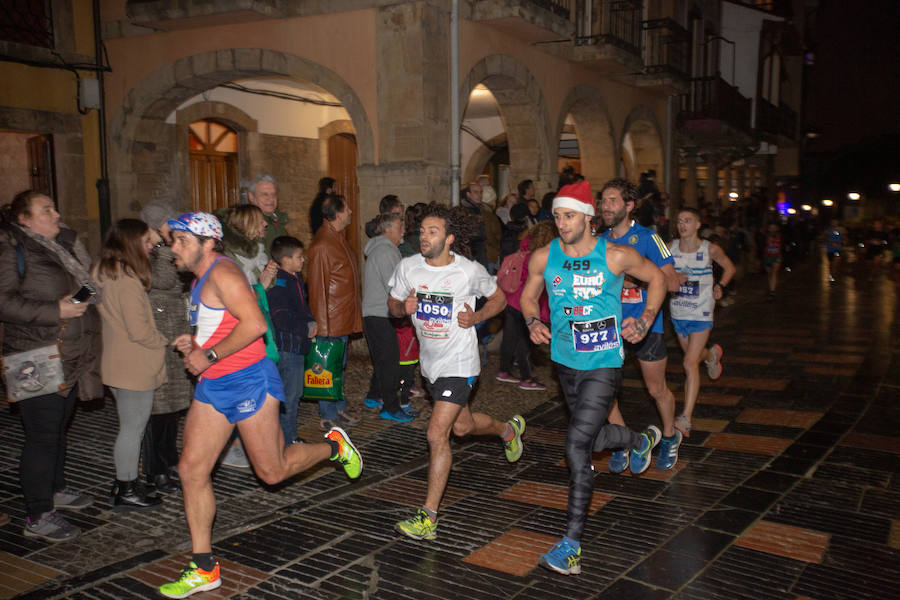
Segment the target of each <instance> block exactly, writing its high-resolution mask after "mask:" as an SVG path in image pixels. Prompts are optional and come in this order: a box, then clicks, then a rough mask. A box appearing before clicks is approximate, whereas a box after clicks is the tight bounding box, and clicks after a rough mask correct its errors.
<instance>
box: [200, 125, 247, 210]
mask: <svg viewBox="0 0 900 600" xmlns="http://www.w3.org/2000/svg"><path fill="white" fill-rule="evenodd" d="M190 162H191V210H202V211H204V212H215V211H216V210H218V209H220V208H225V207H226V206H232V205H234V204H237V201H238V195H239V193H240V183H239V181H238V155H237V133H236V132H235V131H233V130H232V129H230V128H228V127H226V126H225V125H222V124H221V123H218V122H216V121H213V120H211V119H205V120H203V121H196V122H194V123H191V125H190Z"/></svg>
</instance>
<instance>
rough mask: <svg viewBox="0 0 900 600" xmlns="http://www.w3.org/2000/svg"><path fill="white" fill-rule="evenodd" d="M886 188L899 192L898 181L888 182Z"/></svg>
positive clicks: (899, 185) (899, 184)
mask: <svg viewBox="0 0 900 600" xmlns="http://www.w3.org/2000/svg"><path fill="white" fill-rule="evenodd" d="M888 189H889V190H891V191H892V192H900V183H889V184H888Z"/></svg>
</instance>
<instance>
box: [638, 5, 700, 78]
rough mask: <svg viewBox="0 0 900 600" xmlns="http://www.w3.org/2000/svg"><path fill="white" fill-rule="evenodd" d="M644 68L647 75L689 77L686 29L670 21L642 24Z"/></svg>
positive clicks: (654, 20) (660, 20)
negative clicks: (659, 74) (658, 74)
mask: <svg viewBox="0 0 900 600" xmlns="http://www.w3.org/2000/svg"><path fill="white" fill-rule="evenodd" d="M643 28H644V67H645V69H646V72H647V73H648V74H657V73H662V74H666V73H667V74H672V75H677V76H679V77H683V78H685V79H686V78H688V77H689V76H690V60H691V55H690V52H691V38H690V34H689V33H688V31H687V29H685V28H684V27H682V26H681V25H679V24H678V23H676V22H675V21H673V20H672V19H653V20H650V21H644V22H643Z"/></svg>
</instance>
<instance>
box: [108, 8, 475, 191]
mask: <svg viewBox="0 0 900 600" xmlns="http://www.w3.org/2000/svg"><path fill="white" fill-rule="evenodd" d="M95 1H96V0H95ZM450 203H451V204H452V205H453V206H458V205H459V0H453V7H452V8H451V9H450Z"/></svg>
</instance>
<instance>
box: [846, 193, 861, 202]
mask: <svg viewBox="0 0 900 600" xmlns="http://www.w3.org/2000/svg"><path fill="white" fill-rule="evenodd" d="M847 197H848V198H850V199H851V200H859V199H860V195H859V192H850V193H849V194H847Z"/></svg>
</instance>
